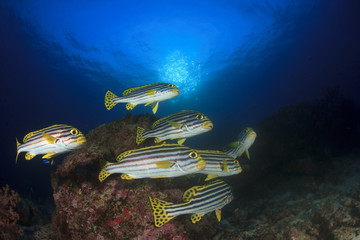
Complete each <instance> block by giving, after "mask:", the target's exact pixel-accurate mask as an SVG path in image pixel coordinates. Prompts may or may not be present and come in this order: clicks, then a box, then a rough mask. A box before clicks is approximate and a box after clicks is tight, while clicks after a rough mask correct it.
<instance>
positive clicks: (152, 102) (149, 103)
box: [144, 101, 154, 106]
mask: <svg viewBox="0 0 360 240" xmlns="http://www.w3.org/2000/svg"><path fill="white" fill-rule="evenodd" d="M153 102H154V101H152V102H148V103H146V104H145V105H144V106H148V105H150V104H152V103H153Z"/></svg>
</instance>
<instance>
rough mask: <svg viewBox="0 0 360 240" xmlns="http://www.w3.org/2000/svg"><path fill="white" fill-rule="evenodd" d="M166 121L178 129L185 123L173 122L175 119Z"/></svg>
mask: <svg viewBox="0 0 360 240" xmlns="http://www.w3.org/2000/svg"><path fill="white" fill-rule="evenodd" d="M166 122H167V123H168V124H170V125H171V126H173V127H174V128H176V129H180V128H181V127H182V126H183V125H184V124H182V123H178V122H173V121H166Z"/></svg>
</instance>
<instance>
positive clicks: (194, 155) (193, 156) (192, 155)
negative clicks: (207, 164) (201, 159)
mask: <svg viewBox="0 0 360 240" xmlns="http://www.w3.org/2000/svg"><path fill="white" fill-rule="evenodd" d="M197 156H198V154H197V152H191V153H189V157H191V158H197Z"/></svg>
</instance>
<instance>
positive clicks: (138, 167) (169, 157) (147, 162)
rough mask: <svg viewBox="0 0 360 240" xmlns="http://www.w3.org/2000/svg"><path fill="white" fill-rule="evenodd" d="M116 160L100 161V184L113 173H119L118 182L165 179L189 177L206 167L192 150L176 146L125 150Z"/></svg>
mask: <svg viewBox="0 0 360 240" xmlns="http://www.w3.org/2000/svg"><path fill="white" fill-rule="evenodd" d="M116 161H117V162H113V163H111V162H106V161H101V165H102V169H101V171H100V173H99V180H100V182H102V181H104V180H105V179H106V178H107V177H108V176H109V175H111V174H113V173H121V178H122V179H139V178H168V177H178V176H183V175H187V174H192V173H195V172H198V171H199V170H201V169H202V168H204V167H205V166H206V162H205V161H204V160H202V158H201V156H200V155H199V154H198V153H197V152H196V150H193V149H191V148H188V147H186V146H183V145H179V144H162V145H156V146H150V147H145V148H140V149H135V150H129V151H126V152H124V153H121V154H120V155H119V156H118V157H117V158H116Z"/></svg>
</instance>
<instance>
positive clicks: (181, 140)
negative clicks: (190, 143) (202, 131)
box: [177, 138, 186, 145]
mask: <svg viewBox="0 0 360 240" xmlns="http://www.w3.org/2000/svg"><path fill="white" fill-rule="evenodd" d="M185 140H186V138H182V139H179V140H178V141H177V143H178V144H180V145H183V143H184V142H185Z"/></svg>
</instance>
